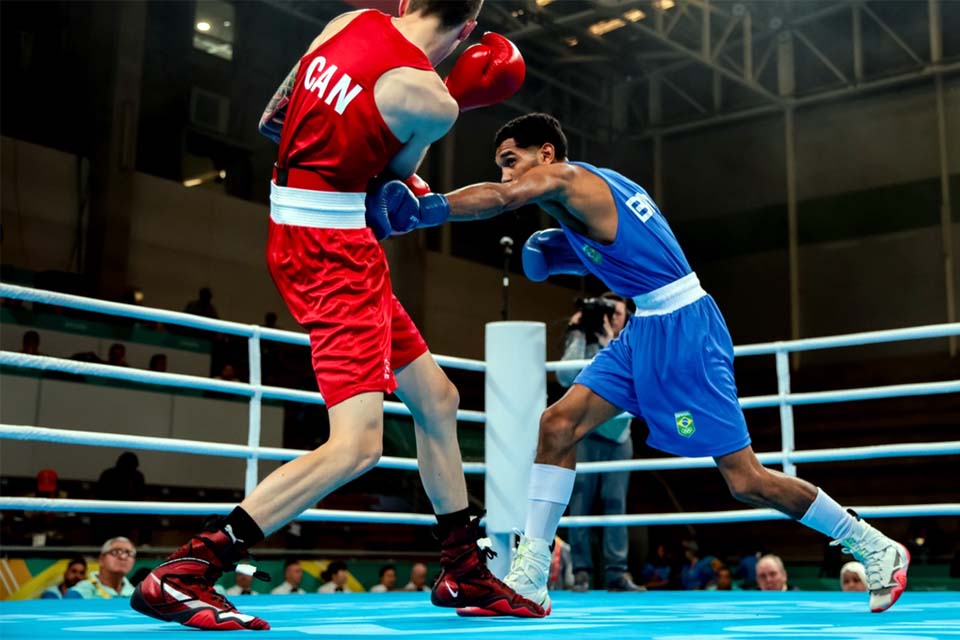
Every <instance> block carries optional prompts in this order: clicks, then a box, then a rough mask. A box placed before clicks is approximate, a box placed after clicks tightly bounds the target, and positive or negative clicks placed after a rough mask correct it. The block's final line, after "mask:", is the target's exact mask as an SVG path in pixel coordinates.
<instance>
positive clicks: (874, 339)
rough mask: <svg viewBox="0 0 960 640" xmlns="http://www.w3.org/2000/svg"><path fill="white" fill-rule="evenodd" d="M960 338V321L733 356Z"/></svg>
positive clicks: (740, 349) (561, 365) (791, 343)
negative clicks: (952, 337) (951, 337)
mask: <svg viewBox="0 0 960 640" xmlns="http://www.w3.org/2000/svg"><path fill="white" fill-rule="evenodd" d="M957 335H960V322H951V323H944V324H931V325H925V326H922V327H906V328H903V329H885V330H883V331H866V332H863V333H848V334H844V335H840V336H825V337H822V338H803V339H801V340H782V341H778V342H761V343H757V344H745V345H741V346H735V347H734V348H733V354H734V356H735V357H745V356H762V355H772V354H775V353H778V352H783V351H786V352H792V351H812V350H815V349H833V348H837V347H856V346H860V345H866V344H878V343H882V342H896V341H899V340H926V339H932V338H947V337H950V336H957ZM588 364H590V360H553V361H550V362H547V371H548V372H549V371H577V370H579V369H583V368H584V367H585V366H587V365H588Z"/></svg>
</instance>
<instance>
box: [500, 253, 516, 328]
mask: <svg viewBox="0 0 960 640" xmlns="http://www.w3.org/2000/svg"><path fill="white" fill-rule="evenodd" d="M500 246H501V247H503V303H502V304H501V306H500V319H501V320H506V319H507V317H508V316H509V315H510V256H512V255H513V238H511V237H510V236H503V237H502V238H500Z"/></svg>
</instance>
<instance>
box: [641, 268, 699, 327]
mask: <svg viewBox="0 0 960 640" xmlns="http://www.w3.org/2000/svg"><path fill="white" fill-rule="evenodd" d="M705 295H707V292H706V291H704V290H703V287H701V286H700V280H699V279H698V278H697V274H696V273H693V272H690V273H688V274H687V275H685V276H683V277H682V278H680V279H679V280H674V281H673V282H671V283H670V284H665V285H663V286H662V287H660V288H659V289H654V290H653V291H651V292H649V293H643V294H641V295H639V296H634V298H633V302H634V304H636V305H637V312H636V313H635V314H634V315H638V316H663V315H666V314H668V313H673V312H674V311H676V310H677V309H680V308H681V307H685V306H687V305H688V304H691V303H693V302H696V301H697V300H699V299H700V298H702V297H703V296H705Z"/></svg>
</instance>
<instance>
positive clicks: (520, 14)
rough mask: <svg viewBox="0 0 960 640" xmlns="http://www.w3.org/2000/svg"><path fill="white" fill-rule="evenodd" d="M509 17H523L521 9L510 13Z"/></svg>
mask: <svg viewBox="0 0 960 640" xmlns="http://www.w3.org/2000/svg"><path fill="white" fill-rule="evenodd" d="M510 15H512V16H513V17H514V18H519V17H520V16H522V15H523V9H517V10H516V11H513V12H511V13H510Z"/></svg>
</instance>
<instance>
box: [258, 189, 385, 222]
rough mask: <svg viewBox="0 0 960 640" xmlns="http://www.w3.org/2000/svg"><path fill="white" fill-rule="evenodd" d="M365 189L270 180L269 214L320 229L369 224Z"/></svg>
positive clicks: (277, 219)
mask: <svg viewBox="0 0 960 640" xmlns="http://www.w3.org/2000/svg"><path fill="white" fill-rule="evenodd" d="M366 195H367V194H365V193H341V192H337V191H314V190H312V189H296V188H294V187H281V186H278V185H277V183H276V182H271V183H270V218H271V219H272V220H273V221H274V222H276V223H277V224H290V225H295V226H298V227H318V228H321V229H363V228H364V227H366V226H367V220H366V207H365V206H364V199H365V198H366Z"/></svg>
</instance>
